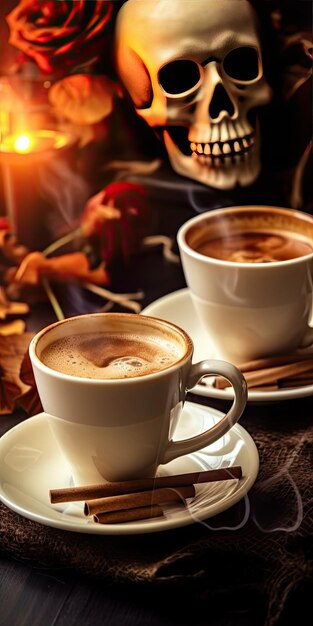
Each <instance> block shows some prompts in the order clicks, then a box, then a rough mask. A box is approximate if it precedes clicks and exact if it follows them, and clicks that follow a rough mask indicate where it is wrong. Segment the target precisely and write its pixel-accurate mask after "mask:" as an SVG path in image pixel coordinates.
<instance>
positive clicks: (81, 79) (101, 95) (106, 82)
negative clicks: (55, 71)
mask: <svg viewBox="0 0 313 626" xmlns="http://www.w3.org/2000/svg"><path fill="white" fill-rule="evenodd" d="M117 90H118V88H117V86H116V85H115V84H114V83H113V82H112V81H111V80H110V79H108V78H106V77H105V76H90V75H86V74H74V75H73V76H66V77H65V78H63V79H62V80H59V81H58V82H56V83H54V85H52V87H51V88H50V90H49V100H50V102H51V104H52V106H53V107H54V108H55V110H56V111H57V112H59V113H60V114H62V116H63V117H66V118H67V119H68V120H70V121H71V122H72V123H73V124H79V125H86V124H87V125H89V124H96V123H97V122H99V121H101V120H102V119H103V118H105V117H107V116H108V115H110V113H112V110H113V98H114V94H115V93H116V91H117Z"/></svg>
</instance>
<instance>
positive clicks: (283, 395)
mask: <svg viewBox="0 0 313 626" xmlns="http://www.w3.org/2000/svg"><path fill="white" fill-rule="evenodd" d="M186 297H189V298H190V290H189V289H188V287H183V288H182V289H178V290H176V291H172V292H170V293H168V294H166V295H164V296H161V297H160V298H157V299H156V300H154V301H153V302H150V304H148V305H147V306H146V307H145V308H144V309H142V311H141V314H142V315H152V316H153V315H155V316H156V317H160V318H161V319H163V318H162V313H161V312H160V311H156V312H154V309H155V308H156V307H159V306H161V307H162V305H163V304H167V303H168V302H170V301H171V300H173V304H174V301H175V300H185V299H186ZM180 306H183V305H182V304H180ZM164 319H166V318H164ZM170 321H172V322H173V323H175V320H174V319H171V320H170ZM187 332H189V331H188V330H187ZM189 334H190V332H189ZM191 338H192V336H191ZM211 358H214V356H212V357H211ZM191 393H193V394H195V395H198V396H202V397H205V398H217V399H221V400H232V399H233V397H234V394H233V391H232V389H229V388H228V389H216V388H215V387H213V386H212V385H210V384H208V383H206V384H203V383H202V384H198V385H196V386H195V387H194V388H193V389H192V392H191ZM311 395H313V385H304V386H303V387H292V388H290V389H277V390H276V391H253V390H251V389H248V402H257V403H259V402H260V403H262V402H264V403H266V402H281V401H282V400H291V399H294V398H306V397H308V396H311Z"/></svg>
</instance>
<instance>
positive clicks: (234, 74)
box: [223, 46, 260, 83]
mask: <svg viewBox="0 0 313 626" xmlns="http://www.w3.org/2000/svg"><path fill="white" fill-rule="evenodd" d="M223 68H224V71H225V72H226V74H227V75H228V76H229V78H232V79H233V80H236V81H239V82H242V83H250V82H252V81H254V80H256V79H257V78H258V77H259V74H260V61H259V55H258V52H257V50H256V49H255V48H251V47H249V46H244V47H242V48H235V50H232V51H231V52H229V53H228V54H227V56H226V57H225V59H224V61H223Z"/></svg>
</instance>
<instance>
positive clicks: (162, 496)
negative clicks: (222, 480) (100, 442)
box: [84, 485, 196, 515]
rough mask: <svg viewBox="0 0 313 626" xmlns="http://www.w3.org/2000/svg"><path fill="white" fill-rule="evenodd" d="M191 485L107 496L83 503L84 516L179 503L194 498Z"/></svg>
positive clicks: (193, 489) (193, 490)
mask: <svg viewBox="0 0 313 626" xmlns="http://www.w3.org/2000/svg"><path fill="white" fill-rule="evenodd" d="M195 493H196V491H195V488H194V486H193V485H186V486H184V487H177V488H166V487H163V488H161V489H154V490H153V491H137V492H135V493H127V494H123V495H118V496H107V497H106V498H97V499H96V500H89V501H86V502H85V506H84V513H85V515H97V514H98V513H106V512H110V511H120V510H125V509H135V508H136V507H142V506H150V505H152V504H167V503H169V502H181V501H182V500H184V499H185V498H193V497H194V496H195Z"/></svg>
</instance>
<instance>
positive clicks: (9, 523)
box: [0, 405, 313, 626]
mask: <svg viewBox="0 0 313 626" xmlns="http://www.w3.org/2000/svg"><path fill="white" fill-rule="evenodd" d="M300 406H301V405H300ZM250 413H251V417H246V418H245V419H242V420H241V424H242V425H243V426H244V427H245V428H246V430H248V432H249V433H250V434H251V435H252V437H253V438H254V440H255V442H256V445H257V448H258V451H259V455H260V471H259V475H258V478H257V481H256V483H255V485H254V486H253V488H252V489H251V490H250V492H249V494H248V495H247V496H246V497H245V498H243V499H242V500H241V501H240V502H239V503H237V504H236V505H235V506H233V507H232V508H231V509H229V510H228V511H225V512H224V513H222V514H220V515H218V516H215V517H214V518H211V519H208V520H206V521H204V522H197V523H194V524H192V525H190V526H188V527H185V528H179V529H174V530H170V531H166V532H161V533H153V534H144V535H132V536H131V535H129V536H124V535H123V536H122V535H120V536H108V535H101V536H100V535H86V534H81V533H76V532H68V531H62V530H59V529H55V528H51V527H47V526H42V525H40V524H37V523H35V522H32V521H31V520H28V519H26V518H23V517H21V516H19V515H17V514H16V513H14V512H13V511H11V510H9V509H8V508H6V507H5V506H4V505H0V550H1V551H2V553H3V554H8V555H11V556H13V557H15V558H19V559H23V560H25V559H26V560H28V561H31V562H33V563H36V564H37V565H38V564H39V565H41V566H44V567H48V568H58V569H59V568H62V569H64V568H67V569H69V570H71V571H73V570H74V571H75V572H77V573H79V574H83V575H86V576H87V577H89V578H90V579H97V581H98V582H99V581H103V582H105V581H106V582H107V583H114V584H123V583H128V584H136V586H137V587H138V585H139V586H140V585H141V586H143V587H149V588H150V589H151V588H152V587H153V588H157V589H173V590H175V588H177V587H178V588H179V589H182V588H184V586H187V587H188V594H192V593H193V592H194V593H199V589H205V590H206V592H207V593H209V595H211V597H212V600H214V599H215V600H216V599H217V598H219V599H220V600H221V599H223V598H227V597H234V596H235V597H236V598H237V601H238V598H240V597H241V596H242V597H243V598H244V597H248V596H249V597H255V598H256V599H257V600H258V601H259V602H260V603H261V605H262V606H263V608H264V612H265V614H266V613H267V615H266V617H265V622H264V624H266V626H273V625H274V624H276V623H277V621H278V619H279V616H280V615H281V612H282V610H283V607H284V605H285V603H286V601H287V598H288V596H289V594H290V593H291V592H292V591H295V590H296V589H297V588H298V587H299V586H301V585H303V584H308V583H309V582H310V581H312V573H313V559H312V556H313V555H312V530H313V514H312V513H313V512H312V442H313V424H312V414H308V413H305V414H301V413H300V414H299V409H297V405H295V408H294V411H292V410H290V406H289V409H288V411H287V409H286V416H285V415H284V412H282V411H280V412H279V417H277V418H275V406H274V408H272V409H271V410H270V411H269V412H268V411H265V412H264V409H263V413H262V410H260V407H256V410H255V411H253V410H252V411H251V409H250ZM311 413H312V411H311ZM251 594H252V596H251ZM300 613H301V607H299V615H300ZM301 623H302V622H301ZM303 623H305V622H303Z"/></svg>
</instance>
